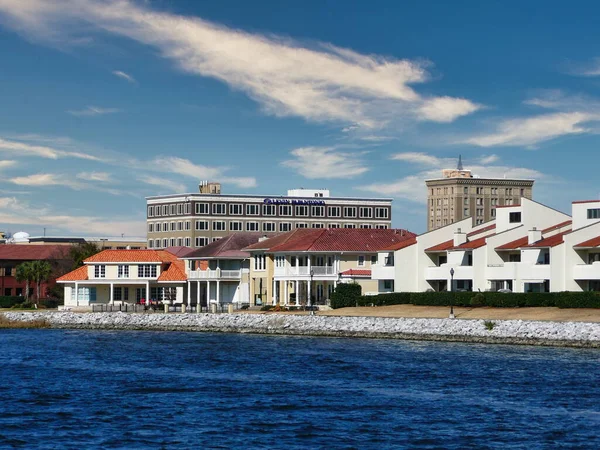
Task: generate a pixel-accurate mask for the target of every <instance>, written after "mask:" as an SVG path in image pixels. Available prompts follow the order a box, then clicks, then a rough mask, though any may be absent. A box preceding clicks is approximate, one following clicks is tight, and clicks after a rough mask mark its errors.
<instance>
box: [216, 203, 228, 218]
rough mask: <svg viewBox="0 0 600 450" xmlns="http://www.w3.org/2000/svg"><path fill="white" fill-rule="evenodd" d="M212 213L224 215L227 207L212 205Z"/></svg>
mask: <svg viewBox="0 0 600 450" xmlns="http://www.w3.org/2000/svg"><path fill="white" fill-rule="evenodd" d="M212 212H213V214H218V215H221V216H222V215H225V214H227V205H226V204H225V203H213V205H212Z"/></svg>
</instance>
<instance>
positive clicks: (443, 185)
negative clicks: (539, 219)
mask: <svg viewBox="0 0 600 450" xmlns="http://www.w3.org/2000/svg"><path fill="white" fill-rule="evenodd" d="M533 183H534V181H533V180H517V179H507V178H479V177H476V176H473V175H472V173H471V171H470V170H465V169H463V165H462V159H461V157H460V156H459V158H458V166H457V168H456V169H445V170H443V171H442V178H436V179H432V180H426V181H425V184H426V185H427V230H428V231H431V230H435V229H437V228H441V227H444V226H446V225H450V224H452V223H454V222H459V221H461V220H463V219H464V218H466V217H472V218H473V225H474V226H475V225H481V224H482V223H485V222H488V221H490V220H493V219H494V218H495V217H496V208H497V207H499V206H514V205H519V204H520V203H521V198H522V197H525V198H528V199H531V198H532V195H533Z"/></svg>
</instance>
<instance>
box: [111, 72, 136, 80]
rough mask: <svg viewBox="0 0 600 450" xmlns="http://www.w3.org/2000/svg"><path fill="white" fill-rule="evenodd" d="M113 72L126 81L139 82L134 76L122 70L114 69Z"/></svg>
mask: <svg viewBox="0 0 600 450" xmlns="http://www.w3.org/2000/svg"><path fill="white" fill-rule="evenodd" d="M112 74H113V75H114V76H116V77H119V78H121V79H123V80H125V81H128V82H129V83H137V81H136V79H135V78H133V76H131V75H129V74H128V73H125V72H123V71H121V70H113V72H112Z"/></svg>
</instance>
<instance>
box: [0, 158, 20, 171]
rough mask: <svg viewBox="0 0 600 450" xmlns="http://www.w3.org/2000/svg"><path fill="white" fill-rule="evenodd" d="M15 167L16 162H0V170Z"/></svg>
mask: <svg viewBox="0 0 600 450" xmlns="http://www.w3.org/2000/svg"><path fill="white" fill-rule="evenodd" d="M16 165H17V162H16V161H11V160H2V161H0V170H4V169H8V168H9V167H14V166H16Z"/></svg>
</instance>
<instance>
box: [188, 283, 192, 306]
mask: <svg viewBox="0 0 600 450" xmlns="http://www.w3.org/2000/svg"><path fill="white" fill-rule="evenodd" d="M187 290H188V291H187V305H188V307H191V306H192V283H190V282H189V281H188V282H187Z"/></svg>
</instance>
